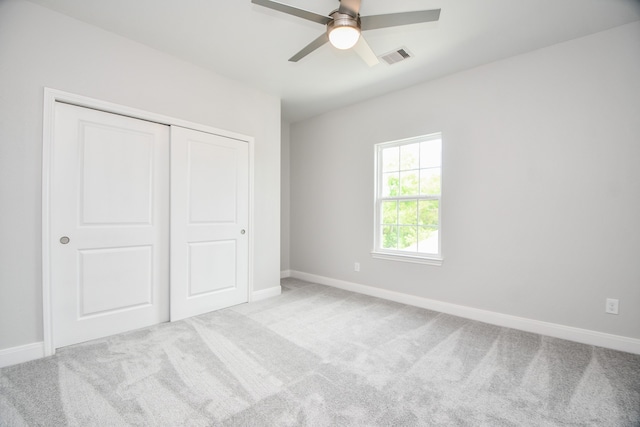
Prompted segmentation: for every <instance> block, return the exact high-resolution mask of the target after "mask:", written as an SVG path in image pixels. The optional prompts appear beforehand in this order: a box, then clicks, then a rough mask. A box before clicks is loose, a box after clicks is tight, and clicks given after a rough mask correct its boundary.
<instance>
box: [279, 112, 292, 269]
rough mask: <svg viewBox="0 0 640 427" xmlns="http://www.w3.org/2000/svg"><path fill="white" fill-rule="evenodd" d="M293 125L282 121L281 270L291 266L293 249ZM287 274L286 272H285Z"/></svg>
mask: <svg viewBox="0 0 640 427" xmlns="http://www.w3.org/2000/svg"><path fill="white" fill-rule="evenodd" d="M290 130H291V125H290V124H289V123H288V122H286V121H284V120H283V121H282V132H281V134H282V145H281V154H280V155H281V159H282V160H281V162H280V168H281V171H280V183H281V184H280V185H281V190H280V194H281V196H280V224H281V225H280V236H281V237H280V271H281V272H287V271H288V270H289V268H290V258H291V255H290V253H291V251H290V247H289V241H290V238H291V237H290V232H291V227H290V226H289V223H290V222H291V215H290V214H291V165H290V163H291V161H290V157H291V137H290V134H291V132H290ZM285 274H286V273H285Z"/></svg>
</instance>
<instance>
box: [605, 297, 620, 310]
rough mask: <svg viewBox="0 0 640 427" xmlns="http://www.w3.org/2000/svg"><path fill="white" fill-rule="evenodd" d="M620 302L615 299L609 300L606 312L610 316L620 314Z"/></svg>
mask: <svg viewBox="0 0 640 427" xmlns="http://www.w3.org/2000/svg"><path fill="white" fill-rule="evenodd" d="M618 304H619V301H618V300H617V299H615V298H607V303H606V306H605V309H604V311H605V312H606V313H609V314H618Z"/></svg>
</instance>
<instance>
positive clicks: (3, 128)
mask: <svg viewBox="0 0 640 427" xmlns="http://www.w3.org/2000/svg"><path fill="white" fill-rule="evenodd" d="M45 86H47V87H51V88H55V89H60V90H63V91H67V92H71V93H76V94H79V95H84V96H88V97H92V98H97V99H101V100H105V101H110V102H114V103H117V104H122V105H126V106H130V107H135V108H139V109H142V110H146V111H149V112H153V113H158V114H163V115H167V116H172V117H176V118H179V119H184V120H188V121H192V122H196V123H201V124H204V125H209V126H213V127H217V128H220V129H225V130H229V131H233V132H238V133H242V134H246V135H250V136H253V137H255V211H256V213H257V215H256V218H255V230H253V231H254V237H255V245H256V248H255V249H256V253H255V270H254V275H253V277H254V289H255V290H262V289H267V288H270V287H274V286H279V280H280V270H279V268H280V264H279V263H280V261H279V251H277V250H276V251H274V250H273V248H274V247H279V241H280V204H279V202H277V203H274V200H279V197H280V101H279V99H278V98H276V97H273V96H270V95H266V94H264V93H261V92H259V91H256V90H253V89H251V88H247V87H245V86H242V85H240V84H238V83H236V82H234V81H231V80H228V79H225V78H222V77H220V76H218V75H215V74H212V73H210V72H208V71H206V70H204V69H201V68H198V67H195V66H192V65H190V64H188V63H185V62H183V61H180V60H177V59H175V58H172V57H170V56H168V55H165V54H163V53H160V52H158V51H155V50H153V49H150V48H148V47H146V46H143V45H141V44H137V43H134V42H131V41H129V40H126V39H124V38H121V37H119V36H116V35H114V34H112V33H108V32H105V31H103V30H100V29H98V28H96V27H92V26H89V25H86V24H83V23H81V22H79V21H76V20H73V19H70V18H68V17H65V16H63V15H60V14H57V13H54V12H51V11H50V10H48V9H45V8H42V7H40V6H36V5H34V4H31V3H28V2H26V1H23V0H2V1H1V2H0V209H1V216H0V350H2V349H7V348H11V347H16V346H22V345H25V344H30V343H35V342H39V341H42V339H43V333H42V291H41V287H42V284H41V280H42V271H41V175H42V174H41V167H42V165H41V163H42V108H43V88H44V87H45Z"/></svg>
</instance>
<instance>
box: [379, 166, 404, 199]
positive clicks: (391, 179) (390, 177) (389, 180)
mask: <svg viewBox="0 0 640 427" xmlns="http://www.w3.org/2000/svg"><path fill="white" fill-rule="evenodd" d="M399 194H400V177H399V174H398V172H395V173H385V174H383V175H382V197H396V196H398V195H399Z"/></svg>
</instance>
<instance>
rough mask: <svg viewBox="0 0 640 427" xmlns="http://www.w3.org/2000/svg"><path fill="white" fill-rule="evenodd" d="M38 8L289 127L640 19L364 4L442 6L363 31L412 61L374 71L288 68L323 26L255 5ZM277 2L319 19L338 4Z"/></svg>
mask: <svg viewBox="0 0 640 427" xmlns="http://www.w3.org/2000/svg"><path fill="white" fill-rule="evenodd" d="M31 1H32V2H33V3H37V4H40V5H43V6H46V7H48V8H50V9H53V10H56V11H59V12H62V13H64V14H67V15H69V16H72V17H74V18H77V19H79V20H82V21H85V22H87V23H90V24H93V25H96V26H98V27H101V28H104V29H106V30H108V31H112V32H114V33H117V34H120V35H122V36H125V37H127V38H130V39H133V40H136V41H138V42H141V43H144V44H146V45H148V46H151V47H153V48H155V49H158V50H161V51H164V52H167V53H169V54H172V55H174V56H176V57H179V58H182V59H184V60H186V61H189V62H192V63H194V64H197V65H199V66H201V67H204V68H207V69H210V70H212V71H214V72H216V73H218V74H221V75H223V76H227V77H230V78H232V79H234V80H238V81H240V82H243V83H245V84H247V85H249V86H251V87H255V88H259V89H261V90H264V91H266V92H269V93H271V94H274V95H276V96H279V97H281V98H282V111H283V117H284V119H285V120H288V121H290V122H295V121H299V120H303V119H305V118H309V117H312V116H314V115H318V114H321V113H323V112H326V111H329V110H331V109H334V108H337V107H341V106H345V105H349V104H352V103H355V102H359V101H362V100H365V99H367V98H370V97H373V96H378V95H381V94H384V93H388V92H391V91H394V90H397V89H401V88H405V87H408V86H411V85H414V84H417V83H420V82H423V81H426V80H431V79H435V78H438V77H441V76H444V75H447V74H451V73H455V72H458V71H461V70H465V69H469V68H472V67H475V66H478V65H481V64H486V63H489V62H492V61H495V60H498V59H502V58H507V57H509V56H513V55H517V54H520V53H524V52H529V51H532V50H535V49H539V48H541V47H545V46H549V45H552V44H556V43H559V42H563V41H567V40H570V39H574V38H577V37H581V36H585V35H588V34H592V33H595V32H598V31H602V30H605V29H608V28H612V27H615V26H618V25H622V24H626V23H629V22H632V21H636V20H639V19H640V0H482V1H480V0H397V1H393V2H391V1H385V0H362V9H361V11H360V13H361V15H362V16H366V15H378V14H384V13H394V12H405V11H411V10H423V9H436V8H441V9H442V13H441V15H440V20H439V21H438V22H435V23H425V24H415V25H410V26H403V27H395V28H387V29H380V30H373V31H367V32H365V33H364V35H365V37H366V39H367V41H368V42H369V44H370V46H371V47H372V49H373V50H374V51H375V52H376V54H378V55H381V54H384V53H387V52H389V51H392V50H394V49H396V48H399V47H406V48H407V49H408V50H409V51H410V52H411V53H413V54H414V55H415V56H414V58H411V59H409V60H406V61H403V62H401V63H398V64H396V65H393V66H389V65H387V64H385V63H381V64H379V65H376V66H374V67H372V68H369V67H368V66H367V65H366V64H365V63H364V62H363V61H362V60H361V59H360V58H359V57H358V56H357V55H356V54H355V53H354V52H349V51H338V50H336V49H334V48H333V47H331V46H330V45H325V46H323V47H322V48H320V49H319V50H317V51H315V52H313V53H312V54H310V55H309V56H307V57H306V58H304V59H302V60H301V61H300V62H298V63H291V62H288V58H290V57H291V56H292V55H293V54H294V53H296V52H297V51H299V50H300V49H302V48H303V47H304V46H306V45H307V44H308V43H309V42H311V41H312V40H313V39H315V38H316V37H318V36H319V35H320V34H321V33H322V32H323V31H324V27H323V26H321V25H319V24H315V23H313V22H309V21H305V20H303V19H300V18H296V17H293V16H290V15H286V14H283V13H279V12H276V11H273V10H270V9H266V8H263V7H260V6H257V5H254V4H252V3H251V1H250V0H180V1H178V0H108V1H104V0H31ZM279 1H280V2H282V3H286V4H289V5H291V6H295V7H298V8H301V9H307V10H311V11H313V12H316V13H320V14H328V13H330V12H331V11H332V10H334V9H336V8H337V6H338V0H279ZM594 54H597V52H594Z"/></svg>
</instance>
